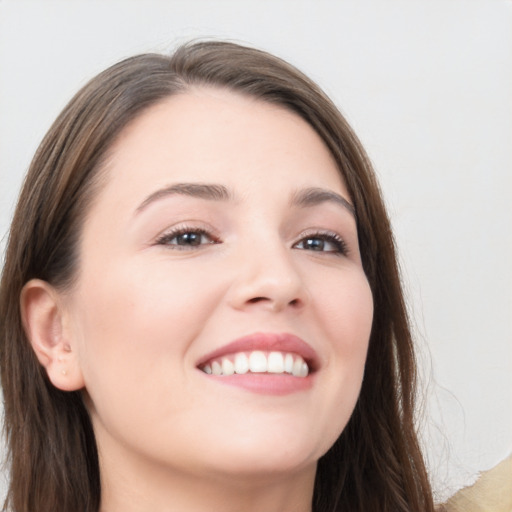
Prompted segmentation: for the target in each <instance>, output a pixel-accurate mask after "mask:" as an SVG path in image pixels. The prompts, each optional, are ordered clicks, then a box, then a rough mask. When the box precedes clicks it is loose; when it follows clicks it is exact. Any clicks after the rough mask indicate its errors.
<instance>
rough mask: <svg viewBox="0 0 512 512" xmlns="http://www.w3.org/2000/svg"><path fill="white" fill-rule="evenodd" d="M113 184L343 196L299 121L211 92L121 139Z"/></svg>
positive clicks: (187, 97)
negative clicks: (189, 184)
mask: <svg viewBox="0 0 512 512" xmlns="http://www.w3.org/2000/svg"><path fill="white" fill-rule="evenodd" d="M106 170H107V174H109V175H110V179H109V180H108V181H110V180H113V181H115V182H117V186H119V185H120V183H122V186H123V187H128V188H130V184H131V185H132V188H133V189H134V190H138V191H141V192H142V189H145V190H146V191H149V188H151V187H154V186H164V185H168V184H169V183H172V182H173V181H183V180H185V181H201V182H213V181H216V182H217V181H218V182H222V183H226V184H227V185H232V186H234V187H241V188H244V187H247V186H249V185H252V186H255V185H256V182H257V181H263V182H264V183H265V184H266V185H268V183H269V181H268V180H271V182H274V183H277V182H280V183H282V185H283V186H285V185H286V183H289V184H290V186H291V185H292V184H293V185H294V187H301V186H315V185H322V186H324V187H325V186H327V187H331V188H333V189H336V190H337V191H340V192H345V193H346V191H345V187H344V184H343V180H342V178H341V175H340V173H339V171H338V169H337V166H336V163H335V162H334V159H333V157H332V155H331V153H330V152H329V150H328V149H327V147H326V145H325V144H324V142H323V141H322V140H321V138H320V137H319V135H318V134H317V133H316V132H315V131H314V130H313V128H312V127H311V126H310V125H309V124H307V123H306V122H305V121H304V120H303V119H302V118H301V117H299V116H298V115H297V114H295V113H293V112H291V111H290V110H288V109H286V108H284V107H282V106H280V105H275V104H272V103H268V102H264V101H262V100H258V99H255V98H251V97H247V96H244V95H241V94H239V93H235V92H232V91H226V90H222V89H216V88H196V89H192V90H190V91H188V92H186V93H181V94H177V95H174V96H171V97H169V98H167V99H165V100H163V101H161V102H160V103H158V104H156V105H154V106H152V107H151V108H150V109H148V110H147V111H145V112H144V113H143V114H142V115H141V116H139V117H138V118H136V119H135V120H134V121H133V122H132V123H130V124H129V125H128V126H127V127H126V128H125V129H124V130H123V131H122V132H121V134H120V136H119V138H118V139H117V141H116V143H115V144H114V146H113V147H112V150H111V152H110V158H109V160H108V164H107V169H106Z"/></svg>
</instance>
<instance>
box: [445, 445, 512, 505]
mask: <svg viewBox="0 0 512 512" xmlns="http://www.w3.org/2000/svg"><path fill="white" fill-rule="evenodd" d="M437 511H438V512H512V455H510V456H509V457H508V458H507V459H505V460H504V461H502V462H501V463H500V464H498V465H497V466H496V467H494V468H492V469H491V470H489V471H485V472H484V473H482V474H481V476H480V478H479V479H478V480H477V481H476V483H475V484H473V485H472V486H470V487H465V488H464V489H461V490H460V491H459V492H457V493H455V494H454V495H453V496H452V497H451V498H450V499H449V500H448V501H447V502H446V503H444V504H442V505H440V506H439V507H438V508H437Z"/></svg>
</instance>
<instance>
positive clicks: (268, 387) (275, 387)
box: [201, 372, 313, 396]
mask: <svg viewBox="0 0 512 512" xmlns="http://www.w3.org/2000/svg"><path fill="white" fill-rule="evenodd" d="M201 373H203V372H201ZM203 375H204V376H205V377H207V378H208V379H211V380H214V381H215V382H219V383H220V384H226V385H228V386H235V387H238V388H242V389H245V390H247V391H250V392H252V393H258V394H260V395H274V396H280V395H290V394H292V393H298V392H300V391H307V390H308V389H311V387H312V386H313V375H312V374H309V375H308V376H307V377H293V376H292V375H287V374H279V375H275V374H271V373H244V374H242V375H236V374H234V375H225V376H221V375H209V374H206V373H203Z"/></svg>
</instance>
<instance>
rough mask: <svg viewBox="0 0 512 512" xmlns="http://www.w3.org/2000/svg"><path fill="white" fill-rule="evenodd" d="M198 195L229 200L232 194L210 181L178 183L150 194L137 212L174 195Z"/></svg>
mask: <svg viewBox="0 0 512 512" xmlns="http://www.w3.org/2000/svg"><path fill="white" fill-rule="evenodd" d="M176 194H177V195H183V196H190V197H197V198H199V199H209V200H211V201H229V200H230V199H232V195H231V193H230V192H229V190H228V189H227V188H226V187H225V186H224V185H213V184H212V185H211V184H208V183H176V184H175V185H171V186H169V187H165V188H162V189H160V190H157V191H156V192H153V193H152V194H150V195H149V196H148V197H147V198H146V199H144V201H142V203H141V204H140V205H139V206H138V208H137V210H136V213H139V212H141V211H142V210H144V209H145V208H146V207H147V206H148V205H149V204H151V203H153V202H155V201H158V200H160V199H163V198H165V197H168V196H173V195H176Z"/></svg>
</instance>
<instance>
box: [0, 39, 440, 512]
mask: <svg viewBox="0 0 512 512" xmlns="http://www.w3.org/2000/svg"><path fill="white" fill-rule="evenodd" d="M18 298H19V300H18ZM0 315H1V318H2V326H1V336H0V339H1V340H2V352H1V371H2V385H3V389H4V397H5V424H6V433H7V438H8V446H9V453H10V462H11V484H10V488H9V495H8V498H7V502H6V505H5V509H6V510H13V511H15V512H21V511H34V510H38V511H39V512H43V511H48V512H49V511H52V512H55V511H68V512H69V511H70V510H86V511H91V512H92V511H95V512H96V511H98V510H102V511H108V512H116V511H118V510H119V511H121V510H122V511H123V512H127V511H131V510H133V511H135V510H136V511H145V510H152V511H154V510H161V511H171V510H188V511H200V510H216V511H223V510H246V511H250V510H265V511H266V512H271V511H273V510H279V511H286V510H293V511H310V510H314V511H322V512H324V511H342V510H351V511H352V510H360V511H363V510H364V511H369V510H379V511H406V510H407V511H410V510H415V511H431V510H433V505H432V499H431V491H430V487H429V483H428V479H427V475H426V472H425V468H424V463H423V459H422V456H421V453H420V450H419V447H418V441H417V437H416V433H415V429H414V418H413V416H414V393H415V364H414V355H413V345H412V341H411V335H410V330H409V326H408V320H407V314H406V308H405V305H404V301H403V296H402V292H401V288H400V280H399V274H398V270H397V264H396V257H395V252H394V246H393V238H392V234H391V230H390V227H389V222H388V219H387V215H386V212H385V209H384V206H383V202H382V199H381V196H380V192H379V188H378V185H377V183H376V180H375V177H374V174H373V172H372V170H371V166H370V164H369V162H368V160H367V158H366V156H365V153H364V150H363V149H362V147H361V145H360V143H359V142H358V140H357V138H356V137H355V135H354V134H353V132H352V131H351V129H350V127H349V126H348V125H347V123H346V121H345V120H344V119H343V117H342V116H341V114H340V113H339V112H338V111H337V109H336V108H335V107H334V105H333V104H332V103H331V102H330V100H329V99H328V98H327V97H326V96H325V95H324V94H323V93H322V92H321V91H320V90H319V89H318V87H317V86H316V85H315V84H313V83H312V82H311V81H310V80H309V79H308V78H306V77H305V76H304V75H302V74H301V73H300V72H298V71H297V70H296V69H294V68H293V67H291V66H290V65H288V64H286V63H284V62H283V61H281V60H279V59H277V58H275V57H273V56H271V55H268V54H266V53H264V52H261V51H257V50H254V49H250V48H245V47H241V46H238V45H235V44H231V43H222V42H202V43H195V44H190V45H186V46H183V47H181V48H179V49H178V50H177V51H176V52H175V54H174V55H172V56H171V57H166V56H160V55H142V56H138V57H134V58H131V59H128V60H125V61H123V62H121V63H119V64H117V65H115V66H113V67H112V68H110V69H108V70H106V71H105V72H103V73H101V74H100V75H99V76H98V77H96V78H94V79H93V80H92V81H91V82H90V83H89V84H88V85H86V86H85V87H84V89H82V90H81V91H80V92H79V93H78V94H77V96H76V97H75V98H74V99H73V100H72V101H71V102H70V104H69V105H68V106H67V107H66V108H65V109H64V111H63V113H62V114H61V115H60V116H59V118H58V119H57V120H56V122H55V124H54V125H53V126H52V128H51V129H50V131H49V133H48V134H47V136H46V137H45V139H44V140H43V142H42V144H41V146H40V148H39V150H38V151H37V154H36V156H35V158H34V161H33V163H32V165H31V168H30V170H29V173H28V176H27V179H26V182H25V185H24V187H23V191H22V193H21V196H20V199H19V203H18V207H17V210H16V213H15V217H14V220H13V224H12V228H11V233H10V238H9V244H8V248H7V252H6V260H5V265H4V270H3V276H2V284H1V292H0Z"/></svg>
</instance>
